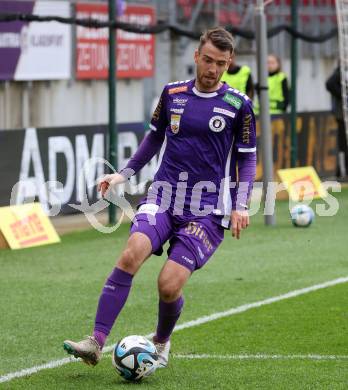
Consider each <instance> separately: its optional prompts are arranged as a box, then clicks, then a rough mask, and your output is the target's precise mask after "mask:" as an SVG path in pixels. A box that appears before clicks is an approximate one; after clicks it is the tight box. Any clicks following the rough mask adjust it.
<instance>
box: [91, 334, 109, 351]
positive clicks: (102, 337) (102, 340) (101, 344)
mask: <svg viewBox="0 0 348 390" xmlns="http://www.w3.org/2000/svg"><path fill="white" fill-rule="evenodd" d="M93 337H94V339H95V340H96V342H97V343H98V344H99V347H100V349H103V347H104V344H105V341H106V338H107V335H106V334H105V333H103V332H100V331H99V330H94V332H93Z"/></svg>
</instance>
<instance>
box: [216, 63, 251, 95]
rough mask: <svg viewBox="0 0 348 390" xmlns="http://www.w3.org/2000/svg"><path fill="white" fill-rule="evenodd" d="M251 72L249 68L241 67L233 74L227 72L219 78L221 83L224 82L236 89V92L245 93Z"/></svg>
mask: <svg viewBox="0 0 348 390" xmlns="http://www.w3.org/2000/svg"><path fill="white" fill-rule="evenodd" d="M250 73H251V70H250V68H249V66H246V65H243V66H242V67H241V68H240V69H239V71H238V72H237V73H235V74H231V73H228V72H227V71H226V72H224V74H223V75H222V77H221V81H225V82H226V83H227V84H228V85H229V86H230V87H232V88H235V89H238V91H240V92H243V93H246V86H247V82H248V78H249V76H250Z"/></svg>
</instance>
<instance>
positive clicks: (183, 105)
mask: <svg viewBox="0 0 348 390" xmlns="http://www.w3.org/2000/svg"><path fill="white" fill-rule="evenodd" d="M194 85H195V84H194V80H190V81H185V82H177V83H170V84H168V85H167V86H166V87H165V88H164V90H163V92H162V95H161V98H160V101H159V103H158V106H157V108H156V110H155V112H154V115H153V118H152V120H151V125H150V128H151V130H152V131H154V132H156V135H157V136H158V137H159V138H162V137H163V138H164V137H165V139H166V142H165V149H164V152H163V155H162V160H161V162H160V166H159V169H158V171H157V173H156V175H155V178H154V181H155V182H168V183H170V185H171V186H172V188H171V189H172V195H173V194H174V193H175V192H176V191H177V187H178V183H180V181H181V182H182V185H183V184H184V183H183V182H185V181H187V189H186V196H185V200H184V211H185V212H189V210H190V211H191V212H192V204H194V199H192V196H194V195H192V194H193V192H194V194H195V193H196V192H195V191H194V190H195V189H196V190H197V191H198V193H199V195H200V208H203V207H204V206H205V205H213V206H214V209H213V210H212V214H215V215H228V216H229V214H230V211H231V206H232V201H231V197H230V195H232V196H233V189H232V191H230V189H229V188H228V187H229V183H228V182H226V181H224V178H229V177H230V178H231V181H232V182H234V181H236V163H237V161H238V159H239V156H240V155H245V156H246V154H249V155H250V154H253V155H254V156H255V153H256V132H255V118H254V114H253V110H252V105H251V101H250V99H249V98H248V97H247V96H246V95H244V94H242V93H241V92H239V91H237V90H235V89H232V88H230V87H229V86H228V85H227V84H223V85H222V87H221V88H220V89H219V90H217V91H216V92H211V93H202V92H199V91H198V90H197V89H196V88H195V86H194ZM242 158H244V156H242ZM183 172H186V173H187V174H183ZM180 174H181V176H179V175H180ZM180 179H181V180H180ZM227 181H228V180H227ZM200 182H201V183H200ZM248 184H250V183H248ZM222 186H224V187H227V188H222ZM247 192H249V190H247ZM172 201H173V202H174V198H173V199H172ZM177 202H180V200H179V201H178V200H177ZM241 202H243V203H246V202H247V199H243V200H241ZM171 206H172V207H173V204H171ZM194 207H195V206H194ZM184 214H185V213H184ZM224 225H225V224H224Z"/></svg>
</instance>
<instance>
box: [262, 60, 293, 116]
mask: <svg viewBox="0 0 348 390" xmlns="http://www.w3.org/2000/svg"><path fill="white" fill-rule="evenodd" d="M267 67H268V92H269V109H270V113H271V114H281V113H283V112H285V111H286V108H287V107H288V104H289V87H288V80H287V77H286V74H285V73H284V72H282V69H281V62H280V59H279V57H277V56H275V55H274V54H270V55H269V56H268V59H267Z"/></svg>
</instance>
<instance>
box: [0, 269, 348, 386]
mask: <svg viewBox="0 0 348 390" xmlns="http://www.w3.org/2000/svg"><path fill="white" fill-rule="evenodd" d="M346 282H348V276H347V277H342V278H337V279H334V280H329V281H328V282H324V283H320V284H315V285H313V286H310V287H305V288H301V289H299V290H294V291H290V292H288V293H286V294H282V295H278V296H276V297H272V298H267V299H264V300H262V301H257V302H253V303H247V304H245V305H241V306H238V307H235V308H232V309H229V310H226V311H222V312H218V313H213V314H211V315H208V316H204V317H200V318H197V319H196V320H193V321H188V322H185V323H183V324H181V325H177V326H176V327H175V329H174V331H178V330H182V329H186V328H192V327H193V326H198V325H202V324H205V323H207V322H211V321H215V320H217V319H219V318H224V317H228V316H232V315H234V314H238V313H243V312H245V311H247V310H250V309H254V308H256V307H260V306H265V305H270V304H271V303H274V302H279V301H283V300H284V299H289V298H294V297H297V296H299V295H303V294H308V293H309V292H312V291H316V290H321V289H323V288H327V287H331V286H336V285H337V284H342V283H346ZM152 336H153V333H151V334H148V335H146V336H145V337H148V338H149V337H152ZM113 348H114V345H110V346H108V347H105V348H104V349H103V352H110V351H112V349H113ZM195 356H197V355H195ZM202 356H204V355H202ZM255 356H256V355H255ZM298 356H300V355H298ZM313 356H314V355H313ZM74 361H77V360H75V359H73V358H65V359H60V360H53V361H51V362H48V363H46V364H42V365H40V366H34V367H31V368H26V369H24V370H20V371H16V372H10V373H8V374H6V375H3V376H1V377H0V383H3V382H8V381H10V380H12V379H15V378H21V377H24V376H28V375H31V374H35V373H37V372H39V371H41V370H46V369H48V368H56V367H60V366H63V365H65V364H68V363H71V362H74Z"/></svg>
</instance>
